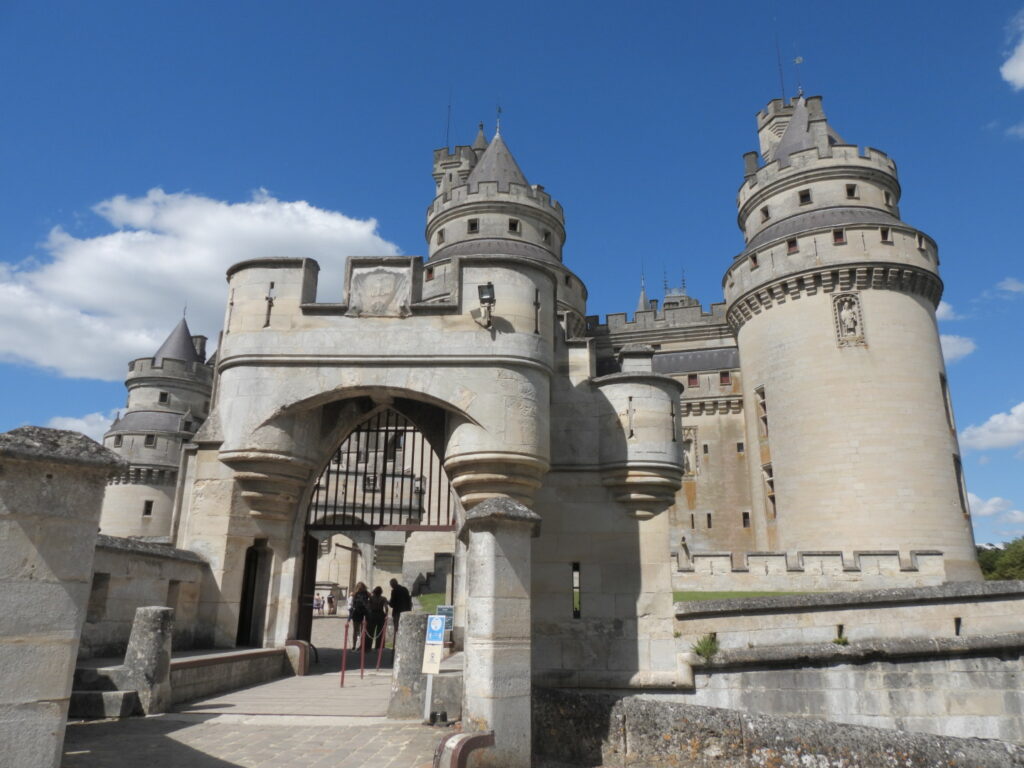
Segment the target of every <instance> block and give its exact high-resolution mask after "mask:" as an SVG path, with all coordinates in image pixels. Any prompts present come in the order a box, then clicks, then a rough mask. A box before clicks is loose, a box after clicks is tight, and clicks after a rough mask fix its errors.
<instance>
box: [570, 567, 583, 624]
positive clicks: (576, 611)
mask: <svg viewBox="0 0 1024 768" xmlns="http://www.w3.org/2000/svg"><path fill="white" fill-rule="evenodd" d="M580 608H581V606H580V564H579V563H573V564H572V617H573V618H574V619H578V618H579V617H580V615H581V613H580Z"/></svg>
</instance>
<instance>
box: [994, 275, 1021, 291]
mask: <svg viewBox="0 0 1024 768" xmlns="http://www.w3.org/2000/svg"><path fill="white" fill-rule="evenodd" d="M996 288H998V289H999V290H1000V291H1008V292H1010V293H1024V281H1021V280H1018V279H1017V278H1016V277H1007V278H1006V279H1005V280H1000V281H999V282H998V283H996Z"/></svg>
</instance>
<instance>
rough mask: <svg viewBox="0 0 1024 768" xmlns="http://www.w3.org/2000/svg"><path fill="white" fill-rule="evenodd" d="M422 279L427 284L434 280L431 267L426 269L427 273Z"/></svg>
mask: <svg viewBox="0 0 1024 768" xmlns="http://www.w3.org/2000/svg"><path fill="white" fill-rule="evenodd" d="M423 279H424V280H425V281H427V282H429V281H431V280H433V279H434V268H433V267H427V272H426V274H425V275H424V276H423Z"/></svg>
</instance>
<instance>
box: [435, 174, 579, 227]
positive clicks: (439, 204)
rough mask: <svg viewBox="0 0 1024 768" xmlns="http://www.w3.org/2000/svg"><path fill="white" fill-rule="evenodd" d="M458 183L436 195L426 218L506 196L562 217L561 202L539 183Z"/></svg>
mask: <svg viewBox="0 0 1024 768" xmlns="http://www.w3.org/2000/svg"><path fill="white" fill-rule="evenodd" d="M473 186H474V187H475V188H474V189H470V185H469V184H460V185H458V186H456V187H453V188H452V189H450V190H449V191H448V192H445V193H443V194H440V195H438V196H437V197H435V198H434V200H433V202H431V204H430V205H429V206H428V207H427V218H428V219H429V218H431V217H433V216H436V215H438V214H440V213H442V212H444V211H447V210H450V209H451V208H454V207H456V206H463V205H469V204H472V203H474V202H477V201H479V202H481V203H491V202H493V201H494V200H495V199H501V198H506V199H508V200H509V201H510V202H513V203H515V204H517V205H531V206H534V207H536V208H539V209H541V210H543V211H545V212H547V213H553V214H554V215H555V216H557V217H558V218H559V219H560V220H561V219H562V218H564V214H563V211H562V204H561V203H559V202H558V201H557V200H554V199H552V197H551V195H549V194H548V193H547V192H545V191H544V187H542V186H541V185H539V184H533V185H531V186H525V185H523V184H514V183H513V184H509V185H508V189H507V190H500V191H499V189H498V182H496V181H481V182H480V183H478V184H476V185H473Z"/></svg>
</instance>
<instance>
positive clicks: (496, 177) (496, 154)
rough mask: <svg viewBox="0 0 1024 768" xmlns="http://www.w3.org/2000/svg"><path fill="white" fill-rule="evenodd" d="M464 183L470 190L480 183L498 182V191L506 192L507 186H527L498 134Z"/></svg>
mask: <svg viewBox="0 0 1024 768" xmlns="http://www.w3.org/2000/svg"><path fill="white" fill-rule="evenodd" d="M466 181H467V183H468V184H469V186H470V189H472V188H473V187H475V186H476V185H477V184H479V183H480V182H481V181H496V182H498V189H499V190H501V189H505V190H507V189H508V185H509V184H522V185H523V186H524V187H528V186H529V184H527V182H526V177H525V176H524V175H523V172H522V171H521V170H519V164H518V163H516V159H515V158H514V157H512V153H511V152H510V151H509V149H508V146H506V144H505V140H504V139H502V138H501V134H500V133H496V134H495V135H494V138H493V139H491V143H490V145H488V147H487V150H486V151H485V152H484V153H483V155H482V156H481V157H480V162H478V163H477V164H476V166H475V167H474V168H473V171H472V172H471V173H470V174H469V178H468V179H467V180H466Z"/></svg>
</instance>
